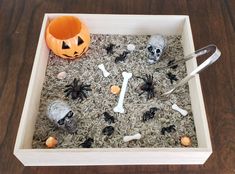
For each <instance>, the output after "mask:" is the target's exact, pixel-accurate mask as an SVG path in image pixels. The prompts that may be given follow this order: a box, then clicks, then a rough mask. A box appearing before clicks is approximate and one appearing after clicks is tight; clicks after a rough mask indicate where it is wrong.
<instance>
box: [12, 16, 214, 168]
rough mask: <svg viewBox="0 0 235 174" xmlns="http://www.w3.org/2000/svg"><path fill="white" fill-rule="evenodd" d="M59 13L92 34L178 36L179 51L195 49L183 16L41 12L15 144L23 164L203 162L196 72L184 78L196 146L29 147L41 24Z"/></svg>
mask: <svg viewBox="0 0 235 174" xmlns="http://www.w3.org/2000/svg"><path fill="white" fill-rule="evenodd" d="M62 15H73V16H77V17H79V18H80V19H81V20H83V21H84V22H85V23H86V24H87V26H88V28H89V29H90V32H91V33H93V34H134V35H137V34H145V35H146V34H148V35H151V34H156V33H161V34H164V35H175V34H177V35H182V40H183V43H182V44H183V49H184V54H185V55H187V54H189V53H191V52H194V44H193V38H192V32H191V27H190V21H189V17H188V16H161V15H160V16H158V15H157V16H156V15H97V14H45V16H44V20H43V23H42V28H41V33H40V37H39V42H38V47H37V51H36V55H35V60H34V64H33V69H32V74H31V78H30V83H29V86H28V92H27V95H26V99H25V104H24V109H23V113H22V117H21V120H20V125H19V130H18V134H17V139H16V143H15V148H14V154H15V156H16V157H17V158H18V159H19V160H20V161H21V162H22V163H23V164H24V165H26V166H58V165H60V166H67V165H140V164H203V163H205V161H206V160H207V158H208V157H209V156H210V155H211V153H212V148H211V141H210V135H209V130H208V125H207V118H206V113H205V108H204V102H203V97H202V92H201V84H200V79H199V76H198V75H197V76H196V77H195V78H193V79H192V80H190V81H189V90H190V97H191V104H192V112H193V117H194V123H195V127H196V134H197V140H198V148H91V149H82V148H79V149H32V138H33V134H34V126H35V122H36V117H37V114H38V108H39V102H40V95H41V90H42V86H43V81H44V77H45V72H46V67H47V62H48V54H49V49H48V48H47V46H46V42H45V29H46V26H47V24H48V23H49V21H50V20H51V19H53V18H55V17H57V16H62ZM186 66H187V72H188V73H189V72H191V71H192V69H195V67H197V63H196V60H195V59H193V60H190V61H188V62H187V64H186Z"/></svg>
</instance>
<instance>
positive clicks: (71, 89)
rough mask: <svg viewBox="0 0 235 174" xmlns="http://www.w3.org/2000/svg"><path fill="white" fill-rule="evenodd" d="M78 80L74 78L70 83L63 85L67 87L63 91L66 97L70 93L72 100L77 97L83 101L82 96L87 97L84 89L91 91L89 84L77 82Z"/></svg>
mask: <svg viewBox="0 0 235 174" xmlns="http://www.w3.org/2000/svg"><path fill="white" fill-rule="evenodd" d="M78 82H79V80H77V79H76V78H75V79H74V80H73V82H72V83H71V84H69V85H66V86H65V87H66V88H67V89H65V90H64V92H65V93H66V95H65V96H66V97H68V96H69V95H71V98H72V99H73V100H75V99H78V98H79V99H80V101H83V99H84V98H87V95H86V93H85V91H91V88H90V86H91V85H86V84H83V83H81V84H78Z"/></svg>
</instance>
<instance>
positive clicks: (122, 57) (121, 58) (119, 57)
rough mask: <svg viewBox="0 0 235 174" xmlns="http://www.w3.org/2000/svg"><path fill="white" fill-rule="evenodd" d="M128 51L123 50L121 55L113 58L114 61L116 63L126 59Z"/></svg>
mask: <svg viewBox="0 0 235 174" xmlns="http://www.w3.org/2000/svg"><path fill="white" fill-rule="evenodd" d="M128 53H129V52H127V51H124V52H123V53H122V54H121V55H119V56H118V57H116V58H115V63H118V62H123V61H125V60H126V56H127V54H128Z"/></svg>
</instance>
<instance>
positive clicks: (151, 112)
mask: <svg viewBox="0 0 235 174" xmlns="http://www.w3.org/2000/svg"><path fill="white" fill-rule="evenodd" d="M157 110H158V108H156V107H153V108H150V109H149V111H146V112H145V113H144V114H143V122H145V121H147V120H150V119H153V118H154V116H155V112H156V111H157Z"/></svg>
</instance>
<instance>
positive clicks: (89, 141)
mask: <svg viewBox="0 0 235 174" xmlns="http://www.w3.org/2000/svg"><path fill="white" fill-rule="evenodd" d="M93 142H94V140H93V139H92V138H87V139H86V140H85V141H84V142H83V143H81V144H80V145H79V146H82V147H83V148H90V147H91V145H92V143H93Z"/></svg>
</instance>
